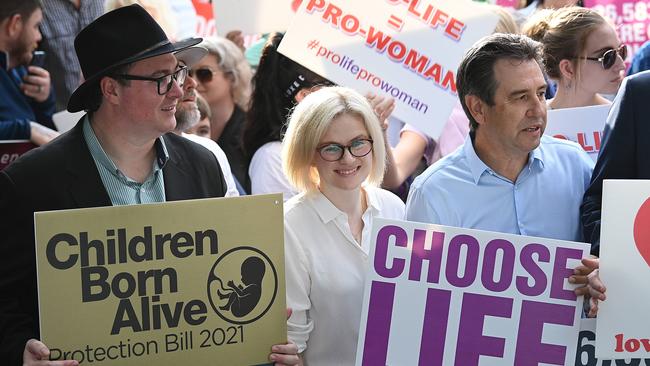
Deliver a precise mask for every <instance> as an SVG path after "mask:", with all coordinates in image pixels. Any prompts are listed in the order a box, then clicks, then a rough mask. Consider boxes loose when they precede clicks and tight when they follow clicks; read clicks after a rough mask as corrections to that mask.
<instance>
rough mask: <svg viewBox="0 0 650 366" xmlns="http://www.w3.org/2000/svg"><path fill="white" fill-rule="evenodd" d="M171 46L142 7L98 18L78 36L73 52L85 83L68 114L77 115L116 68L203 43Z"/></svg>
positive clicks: (73, 97)
mask: <svg viewBox="0 0 650 366" xmlns="http://www.w3.org/2000/svg"><path fill="white" fill-rule="evenodd" d="M201 40H202V39H201V38H189V39H186V40H183V41H181V42H177V43H171V41H169V39H168V38H167V35H165V32H164V31H163V30H162V28H160V26H159V25H158V23H156V21H155V20H154V19H153V18H152V17H151V16H150V15H149V13H147V11H146V10H144V9H143V8H142V7H141V6H139V5H131V6H125V7H123V8H119V9H116V10H113V11H111V12H108V13H106V14H104V15H102V16H101V17H99V18H97V19H96V20H95V21H93V22H92V23H90V24H88V26H87V27H86V28H84V29H82V30H81V32H79V34H78V35H77V37H76V38H75V40H74V48H75V50H76V52H77V58H78V59H79V64H80V65H81V71H82V72H83V75H84V78H85V81H84V83H83V84H81V85H80V86H79V87H78V88H77V89H76V90H75V91H74V93H72V95H71V96H70V100H69V101H68V111H70V112H78V111H81V110H83V109H85V108H87V107H88V106H87V105H86V104H87V100H88V95H89V93H90V92H92V91H93V89H94V87H95V86H96V85H97V83H98V82H99V80H101V78H102V77H104V76H106V75H108V74H109V73H110V72H111V71H112V70H114V69H115V68H117V67H119V66H122V65H126V64H129V63H132V62H136V61H139V60H143V59H146V58H149V57H154V56H159V55H163V54H166V53H175V52H178V51H181V50H184V49H186V48H188V47H191V46H194V45H196V44H198V43H200V42H201Z"/></svg>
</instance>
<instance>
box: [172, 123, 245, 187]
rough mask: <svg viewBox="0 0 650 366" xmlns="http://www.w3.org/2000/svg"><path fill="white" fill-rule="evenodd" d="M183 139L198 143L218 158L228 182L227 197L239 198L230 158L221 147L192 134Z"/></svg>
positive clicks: (184, 135)
mask: <svg viewBox="0 0 650 366" xmlns="http://www.w3.org/2000/svg"><path fill="white" fill-rule="evenodd" d="M182 135H183V137H185V138H186V139H188V140H190V141H193V142H196V143H197V144H199V145H201V146H203V147H205V148H206V149H208V150H210V151H212V153H213V154H214V156H215V157H216V158H217V161H218V162H219V165H220V166H221V172H222V173H223V179H224V180H225V181H226V187H227V188H228V190H227V191H226V196H225V197H237V196H239V191H238V190H237V185H236V184H235V179H234V178H233V177H232V172H231V171H230V164H229V163H228V158H227V157H226V153H224V152H223V150H221V147H219V145H218V144H217V143H216V142H214V141H212V140H210V139H209V138H206V137H201V136H197V135H193V134H191V133H185V132H183V133H182Z"/></svg>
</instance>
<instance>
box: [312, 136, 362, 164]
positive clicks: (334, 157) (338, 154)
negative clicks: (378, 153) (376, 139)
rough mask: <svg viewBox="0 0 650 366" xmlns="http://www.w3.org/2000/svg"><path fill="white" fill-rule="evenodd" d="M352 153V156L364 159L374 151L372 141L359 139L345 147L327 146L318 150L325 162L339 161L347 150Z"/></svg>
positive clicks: (337, 145) (338, 145) (339, 145)
mask: <svg viewBox="0 0 650 366" xmlns="http://www.w3.org/2000/svg"><path fill="white" fill-rule="evenodd" d="M346 149H347V150H348V151H349V152H350V155H352V156H354V157H356V158H362V157H364V156H366V155H368V154H370V152H371V151H372V140H370V139H358V140H354V141H352V143H350V145H347V146H343V145H341V144H334V143H332V144H327V145H323V146H320V147H318V148H316V150H317V151H318V153H319V154H320V157H321V158H323V160H325V161H339V160H341V159H342V158H343V155H344V154H345V150H346Z"/></svg>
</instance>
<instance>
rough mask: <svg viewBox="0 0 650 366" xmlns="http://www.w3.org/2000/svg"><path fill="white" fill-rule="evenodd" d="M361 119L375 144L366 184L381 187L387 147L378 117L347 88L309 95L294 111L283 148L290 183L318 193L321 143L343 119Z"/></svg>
mask: <svg viewBox="0 0 650 366" xmlns="http://www.w3.org/2000/svg"><path fill="white" fill-rule="evenodd" d="M344 114H349V115H352V116H355V117H359V118H360V119H361V120H362V121H363V123H364V124H365V127H366V130H367V131H368V134H369V135H370V139H372V140H373V144H372V167H371V170H370V174H369V175H368V177H367V178H366V183H367V184H370V185H374V186H379V185H380V184H381V181H382V179H383V178H384V170H385V169H386V147H385V144H384V136H383V133H382V130H381V126H380V124H379V120H378V119H377V116H376V115H375V113H374V112H373V110H372V107H371V106H370V104H369V103H368V101H367V100H366V98H364V97H363V96H362V95H361V94H359V93H357V92H356V91H354V90H352V89H349V88H344V87H327V88H322V89H320V90H318V91H316V92H313V93H311V94H309V95H308V96H307V97H305V99H303V100H302V101H301V102H300V103H299V104H298V105H297V106H296V107H295V108H294V110H293V112H292V113H291V116H290V117H289V126H288V128H287V132H286V134H285V136H284V141H283V147H282V166H283V168H284V172H285V175H286V176H287V178H288V179H289V182H290V183H291V184H293V185H294V186H295V187H297V188H298V189H300V190H301V191H307V192H314V191H316V190H318V184H319V181H320V178H319V177H318V171H317V170H316V169H315V168H314V167H313V165H312V162H313V160H314V154H315V153H316V148H317V147H318V144H319V143H320V139H321V138H322V137H323V135H324V134H325V133H326V132H327V129H328V128H329V127H330V124H331V122H332V121H333V120H334V119H336V118H338V117H339V116H341V115H344Z"/></svg>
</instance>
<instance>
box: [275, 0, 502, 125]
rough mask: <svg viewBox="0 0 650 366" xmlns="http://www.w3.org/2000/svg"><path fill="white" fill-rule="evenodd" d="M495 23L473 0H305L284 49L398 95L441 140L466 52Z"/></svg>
mask: <svg viewBox="0 0 650 366" xmlns="http://www.w3.org/2000/svg"><path fill="white" fill-rule="evenodd" d="M496 23H497V15H496V14H494V13H492V12H491V11H490V10H489V9H487V8H486V7H483V6H481V5H480V4H476V3H473V2H471V1H467V0H454V1H448V0H422V1H421V0H410V1H404V0H380V1H378V0H355V1H345V0H304V1H303V3H302V5H301V7H300V8H299V9H298V11H297V13H296V16H295V17H294V18H293V23H292V25H291V27H290V28H289V31H288V32H287V34H286V35H285V37H284V40H283V41H282V43H281V44H280V48H279V51H280V52H282V53H283V54H285V55H286V56H288V57H289V58H291V59H293V60H295V61H296V62H298V63H300V64H302V65H304V66H305V67H307V68H309V69H311V70H313V71H314V72H316V73H318V74H320V75H322V76H324V77H326V78H328V79H330V80H332V81H334V82H336V83H338V84H340V85H345V86H349V87H353V88H355V89H357V90H359V91H360V92H363V93H365V92H372V93H375V94H383V95H386V96H391V97H393V98H395V100H396V102H397V105H396V108H395V116H396V117H397V118H399V119H401V120H403V121H405V122H408V123H410V124H413V125H415V126H416V127H418V128H420V129H421V130H422V131H424V132H426V133H427V134H428V135H430V136H431V137H433V138H437V137H438V136H439V135H440V132H441V130H442V127H443V126H444V123H445V122H446V121H447V118H448V117H449V115H450V114H451V111H452V108H453V107H454V104H455V103H456V102H457V100H458V96H457V94H456V70H457V68H458V65H459V64H460V61H461V59H462V57H463V55H464V53H465V51H466V50H467V49H468V48H469V47H470V46H471V45H472V44H474V43H475V42H476V41H477V40H478V39H480V38H481V37H483V36H486V35H488V34H490V33H492V31H493V30H494V27H495V25H496ZM306 30H308V31H306Z"/></svg>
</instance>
